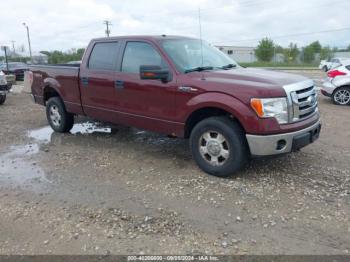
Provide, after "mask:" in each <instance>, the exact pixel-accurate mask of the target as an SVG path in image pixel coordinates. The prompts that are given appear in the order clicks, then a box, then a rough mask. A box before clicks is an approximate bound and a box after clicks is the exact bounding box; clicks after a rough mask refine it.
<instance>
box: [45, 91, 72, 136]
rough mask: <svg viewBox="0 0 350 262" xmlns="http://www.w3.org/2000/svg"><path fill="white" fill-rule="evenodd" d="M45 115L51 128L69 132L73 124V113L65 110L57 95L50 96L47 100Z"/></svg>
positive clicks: (60, 131)
mask: <svg viewBox="0 0 350 262" xmlns="http://www.w3.org/2000/svg"><path fill="white" fill-rule="evenodd" d="M46 117H47V121H48V122H49V124H50V126H51V128H52V129H53V130H54V131H56V132H59V133H66V132H69V131H70V130H71V129H72V127H73V124H74V115H73V114H71V113H68V112H67V111H66V107H65V106H64V104H63V102H62V100H61V99H60V98H59V97H52V98H50V99H49V100H48V101H47V103H46Z"/></svg>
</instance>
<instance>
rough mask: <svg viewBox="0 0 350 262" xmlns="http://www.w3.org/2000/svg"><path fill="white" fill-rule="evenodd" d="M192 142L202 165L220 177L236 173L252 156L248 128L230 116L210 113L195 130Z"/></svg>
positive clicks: (200, 165)
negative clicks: (247, 134)
mask: <svg viewBox="0 0 350 262" xmlns="http://www.w3.org/2000/svg"><path fill="white" fill-rule="evenodd" d="M190 146H191V151H192V155H193V158H194V160H195V161H196V163H197V164H198V166H199V167H200V168H201V169H202V170H203V171H204V172H206V173H208V174H210V175H214V176H218V177H227V176H230V175H233V174H234V173H235V172H237V171H238V170H240V169H241V168H242V167H243V166H244V165H245V164H246V163H247V161H248V158H249V150H248V145H247V142H246V138H245V135H244V131H243V130H242V128H241V127H240V125H239V124H238V123H237V122H234V121H233V120H231V119H229V118H228V117H210V118H207V119H204V120H202V121H201V122H199V123H198V124H197V125H196V126H195V127H194V129H193V130H192V132H191V136H190Z"/></svg>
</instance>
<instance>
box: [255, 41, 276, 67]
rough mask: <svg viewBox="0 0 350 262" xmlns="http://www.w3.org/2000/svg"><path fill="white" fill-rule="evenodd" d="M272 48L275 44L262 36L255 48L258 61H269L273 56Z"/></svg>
mask: <svg viewBox="0 0 350 262" xmlns="http://www.w3.org/2000/svg"><path fill="white" fill-rule="evenodd" d="M274 48H275V45H274V43H273V41H272V40H271V39H269V38H267V37H266V38H263V39H262V40H260V42H259V44H258V46H257V48H256V49H255V55H256V57H257V58H258V60H259V61H264V62H269V61H271V59H272V57H273V54H274Z"/></svg>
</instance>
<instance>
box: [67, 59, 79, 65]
mask: <svg viewBox="0 0 350 262" xmlns="http://www.w3.org/2000/svg"><path fill="white" fill-rule="evenodd" d="M67 64H68V65H80V64H81V60H79V61H69V62H67Z"/></svg>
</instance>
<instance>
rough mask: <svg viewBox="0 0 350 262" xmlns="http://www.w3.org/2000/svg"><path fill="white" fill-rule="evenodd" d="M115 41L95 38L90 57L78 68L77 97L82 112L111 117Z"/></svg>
mask: <svg viewBox="0 0 350 262" xmlns="http://www.w3.org/2000/svg"><path fill="white" fill-rule="evenodd" d="M119 51H120V42H119V41H105V42H96V43H95V44H94V45H93V47H92V49H91V52H90V57H89V59H88V60H87V61H84V64H83V65H82V69H81V70H80V90H81V101H82V105H83V108H84V112H85V114H86V115H88V116H90V117H93V118H97V119H99V120H104V121H112V122H113V121H114V120H115V114H114V113H113V110H114V109H115V107H116V103H117V97H116V91H115V80H116V70H117V66H118V58H119Z"/></svg>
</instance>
